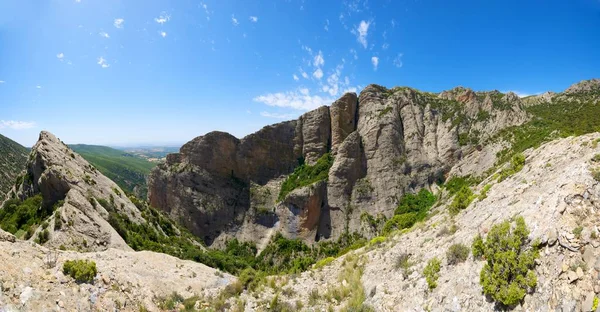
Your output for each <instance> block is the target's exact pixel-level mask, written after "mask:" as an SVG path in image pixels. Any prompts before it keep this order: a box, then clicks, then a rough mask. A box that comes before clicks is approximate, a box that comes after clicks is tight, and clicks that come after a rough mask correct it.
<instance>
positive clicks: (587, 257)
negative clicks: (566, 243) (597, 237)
mask: <svg viewBox="0 0 600 312" xmlns="http://www.w3.org/2000/svg"><path fill="white" fill-rule="evenodd" d="M583 261H585V264H587V265H588V267H591V266H593V265H594V263H595V262H596V256H595V255H594V248H592V247H591V246H589V247H587V248H586V249H585V252H584V253H583Z"/></svg>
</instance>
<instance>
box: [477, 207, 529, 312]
mask: <svg viewBox="0 0 600 312" xmlns="http://www.w3.org/2000/svg"><path fill="white" fill-rule="evenodd" d="M528 235H529V229H528V228H527V225H526V224H525V220H524V219H523V217H521V216H518V217H517V218H516V219H515V226H514V227H511V223H510V222H509V221H504V222H502V223H500V224H496V225H494V226H493V227H492V229H491V230H490V232H489V233H488V235H487V237H486V240H485V242H483V239H482V238H481V236H478V237H476V238H475V240H474V241H473V246H472V250H473V255H474V256H475V257H476V258H479V257H481V256H483V257H484V258H485V260H486V264H485V265H484V267H483V269H482V270H481V274H480V283H481V286H482V287H483V293H484V294H486V295H488V296H490V297H491V298H493V299H494V300H496V301H497V302H499V303H500V304H502V305H504V306H513V305H516V304H518V303H519V302H521V300H523V298H524V297H525V295H526V293H527V292H528V291H530V290H533V289H534V287H535V286H536V284H537V277H536V276H535V273H534V271H533V267H534V265H535V259H536V258H537V257H538V250H537V247H536V246H532V247H529V248H528V247H527V236H528Z"/></svg>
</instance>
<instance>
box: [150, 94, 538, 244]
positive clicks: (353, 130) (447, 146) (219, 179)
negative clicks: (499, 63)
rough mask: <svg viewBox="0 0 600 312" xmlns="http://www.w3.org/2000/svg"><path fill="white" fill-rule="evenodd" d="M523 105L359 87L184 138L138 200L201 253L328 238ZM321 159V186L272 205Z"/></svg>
mask: <svg viewBox="0 0 600 312" xmlns="http://www.w3.org/2000/svg"><path fill="white" fill-rule="evenodd" d="M523 107H524V104H523V102H522V101H521V99H520V98H519V97H518V96H516V95H515V94H514V93H508V94H502V93H500V92H498V91H491V92H475V91H473V90H471V89H467V88H461V87H459V88H455V89H452V90H449V91H444V92H442V93H439V94H434V93H428V92H420V91H418V90H414V89H411V88H406V87H397V88H393V89H387V88H385V87H382V86H378V85H369V86H367V87H366V88H365V89H364V90H363V91H362V92H361V93H360V95H359V96H358V97H357V95H356V94H354V93H347V94H344V95H343V96H342V97H341V98H340V99H339V100H337V101H335V102H334V103H333V104H332V105H331V107H327V106H323V107H320V108H317V109H315V110H313V111H310V112H307V113H305V114H304V115H302V116H300V117H299V118H298V119H297V120H293V121H288V122H284V123H279V124H275V125H272V126H268V127H265V128H263V129H261V130H260V131H258V132H256V133H254V134H251V135H249V136H247V137H245V138H243V139H240V140H238V139H236V138H235V137H233V136H231V135H228V134H226V133H221V132H213V133H209V134H207V135H204V136H201V137H197V138H195V139H194V140H192V141H190V142H189V143H187V144H186V145H185V146H184V147H182V149H181V151H180V153H178V154H174V155H169V157H167V162H166V163H165V164H162V165H159V166H158V167H157V168H156V169H154V171H153V172H152V173H151V174H150V177H149V183H148V184H149V200H150V203H151V205H152V206H154V207H157V208H161V209H162V210H164V211H167V212H168V213H169V214H170V215H171V216H172V217H174V218H175V219H176V220H179V221H180V222H181V223H182V224H184V225H185V226H186V227H188V228H189V229H190V230H191V231H192V232H193V233H195V234H196V235H198V236H200V237H201V238H203V239H204V241H205V242H206V243H207V244H209V245H211V244H214V243H219V244H221V243H222V242H224V241H225V240H227V239H230V238H232V237H237V238H240V239H242V240H253V241H255V242H257V243H258V244H259V246H260V245H261V244H264V242H265V241H266V240H267V241H268V239H269V237H270V236H271V235H273V234H274V233H276V232H281V233H282V234H284V235H285V236H287V237H291V238H296V237H298V238H302V239H303V240H304V241H305V242H308V243H312V242H315V241H318V240H322V239H337V238H338V237H340V235H342V234H343V233H347V232H350V233H351V232H362V228H361V222H360V216H361V215H363V214H365V213H367V214H370V215H372V216H375V215H383V216H386V217H391V215H392V214H393V211H394V208H395V207H396V205H397V204H398V201H399V199H400V198H401V197H402V195H403V194H405V193H406V192H414V191H417V190H418V189H420V188H423V187H426V188H427V187H430V186H431V185H432V184H434V183H435V181H437V180H438V179H440V178H442V177H444V175H445V174H447V173H448V172H449V171H450V169H451V168H452V166H453V165H455V164H457V163H458V162H459V161H460V160H461V159H462V158H463V157H465V156H467V155H470V154H472V153H473V152H474V151H476V150H477V147H478V144H479V143H480V142H481V141H483V140H485V139H486V138H489V137H491V136H492V135H494V134H495V133H497V132H498V131H500V130H502V129H504V128H506V127H508V126H513V125H518V124H521V123H524V122H526V121H527V120H529V116H528V115H527V113H526V112H525V111H524V110H523ZM325 153H331V154H332V155H333V156H334V161H333V165H332V167H331V169H330V170H329V175H328V177H327V179H324V180H323V181H320V182H318V183H315V184H313V185H311V186H308V187H303V188H299V189H297V190H294V191H292V192H291V193H289V194H288V195H287V197H286V198H279V200H278V199H277V197H278V196H277V194H278V193H279V190H280V188H281V183H283V181H284V180H285V179H286V176H288V175H289V174H291V173H292V172H293V171H294V169H295V168H296V167H297V166H298V165H300V164H301V162H299V160H302V159H304V161H305V164H306V165H309V166H310V165H314V164H315V163H316V161H317V160H318V159H319V158H320V157H321V156H323V155H324V154H325ZM491 161H492V163H493V160H491ZM488 162H489V161H488ZM486 164H487V162H486ZM465 169H468V170H479V168H478V167H477V166H476V168H470V167H469V168H465ZM275 181H278V182H275ZM266 191H269V192H270V193H269V195H265V194H264V193H263V192H266ZM257 203H260V204H257ZM367 235H369V234H367Z"/></svg>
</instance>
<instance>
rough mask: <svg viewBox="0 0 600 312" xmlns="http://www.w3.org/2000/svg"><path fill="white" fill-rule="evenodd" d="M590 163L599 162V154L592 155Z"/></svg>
mask: <svg viewBox="0 0 600 312" xmlns="http://www.w3.org/2000/svg"><path fill="white" fill-rule="evenodd" d="M592 161H593V162H600V154H596V155H594V157H592Z"/></svg>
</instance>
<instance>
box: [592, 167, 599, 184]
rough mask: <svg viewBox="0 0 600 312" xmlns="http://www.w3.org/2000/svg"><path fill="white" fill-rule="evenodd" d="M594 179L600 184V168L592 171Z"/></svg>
mask: <svg viewBox="0 0 600 312" xmlns="http://www.w3.org/2000/svg"><path fill="white" fill-rule="evenodd" d="M591 173H592V177H593V178H594V180H596V181H598V182H600V168H594V169H592V170H591Z"/></svg>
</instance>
